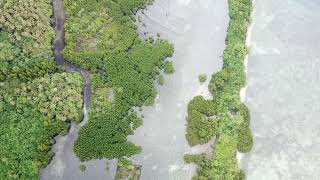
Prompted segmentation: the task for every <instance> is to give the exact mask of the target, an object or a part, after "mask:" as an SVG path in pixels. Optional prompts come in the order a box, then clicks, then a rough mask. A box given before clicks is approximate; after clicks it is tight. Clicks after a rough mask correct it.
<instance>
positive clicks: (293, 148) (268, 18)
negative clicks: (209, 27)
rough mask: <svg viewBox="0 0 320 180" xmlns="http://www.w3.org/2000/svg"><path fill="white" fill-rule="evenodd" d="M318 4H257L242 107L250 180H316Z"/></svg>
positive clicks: (306, 0)
mask: <svg viewBox="0 0 320 180" xmlns="http://www.w3.org/2000/svg"><path fill="white" fill-rule="evenodd" d="M319 99H320V2H319V1H317V0H281V1H276V0H268V1H264V0H256V2H255V10H254V13H253V30H252V40H251V52H250V55H249V58H248V88H247V93H246V104H247V105H248V107H249V109H250V111H251V116H252V119H251V129H252V131H253V135H254V146H253V150H252V151H251V152H250V153H248V154H246V155H244V158H243V159H242V163H241V164H242V167H243V168H244V169H245V170H246V172H247V179H248V180H257V179H259V180H318V179H319V177H320V161H319V159H320V121H319V120H320V119H319V117H320V101H319Z"/></svg>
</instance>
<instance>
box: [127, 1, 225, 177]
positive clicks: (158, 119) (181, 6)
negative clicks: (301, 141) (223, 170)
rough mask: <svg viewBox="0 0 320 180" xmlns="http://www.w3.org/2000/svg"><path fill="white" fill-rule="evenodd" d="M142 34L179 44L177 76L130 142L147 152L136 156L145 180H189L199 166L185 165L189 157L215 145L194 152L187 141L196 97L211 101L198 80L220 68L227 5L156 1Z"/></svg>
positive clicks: (167, 82)
mask: <svg viewBox="0 0 320 180" xmlns="http://www.w3.org/2000/svg"><path fill="white" fill-rule="evenodd" d="M137 18H138V19H140V20H141V23H138V27H139V28H138V30H139V32H140V35H141V36H142V37H145V35H144V32H149V34H148V35H150V34H151V35H154V36H155V35H156V34H157V33H158V32H159V33H160V35H161V37H162V38H164V39H168V40H169V41H171V42H172V43H173V44H174V47H175V52H174V55H173V58H172V60H173V64H174V68H175V73H174V74H172V75H169V76H165V85H164V86H161V87H158V92H159V96H158V97H157V99H156V103H155V105H154V106H151V107H144V108H143V112H142V113H143V114H144V116H145V118H144V124H143V126H142V127H140V128H139V129H138V130H136V132H135V134H134V135H133V136H132V137H130V139H131V140H132V141H133V142H135V143H136V144H138V145H140V146H142V148H143V152H142V153H141V154H139V155H136V156H134V157H133V160H134V162H135V163H137V164H141V165H142V174H141V179H142V180H187V179H191V177H192V176H193V175H194V173H195V167H194V166H191V165H186V164H185V163H184V162H183V155H184V154H185V153H190V152H191V153H195V152H202V151H211V146H210V145H204V146H199V147H196V148H190V147H189V146H188V144H187V142H186V139H185V130H186V127H185V124H186V116H187V112H186V111H187V104H188V102H189V101H190V100H191V99H192V98H193V97H194V96H196V95H204V96H206V97H210V95H209V92H208V88H207V87H208V81H207V82H206V83H204V84H200V83H199V81H198V75H199V74H201V73H206V74H207V75H208V79H210V76H211V74H212V73H213V72H216V71H218V70H220V69H221V66H222V59H221V55H222V52H223V50H224V47H225V43H224V42H225V37H226V30H227V25H228V21H229V17H228V4H227V0H155V1H154V4H153V5H152V6H149V7H148V8H147V9H146V10H144V11H142V12H139V13H138V15H137Z"/></svg>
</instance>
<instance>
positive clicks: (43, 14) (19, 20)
mask: <svg viewBox="0 0 320 180" xmlns="http://www.w3.org/2000/svg"><path fill="white" fill-rule="evenodd" d="M0 12H1V13H0V29H2V30H3V31H5V32H8V33H10V34H11V36H10V41H11V42H13V43H19V42H20V41H24V42H25V43H23V45H22V49H23V51H29V52H31V53H33V54H43V53H48V54H51V53H52V51H51V49H50V48H51V39H52V38H53V36H54V32H53V29H52V27H51V24H50V23H51V16H52V7H51V2H50V1H47V0H38V1H35V0H30V1H20V0H5V1H1V2H0Z"/></svg>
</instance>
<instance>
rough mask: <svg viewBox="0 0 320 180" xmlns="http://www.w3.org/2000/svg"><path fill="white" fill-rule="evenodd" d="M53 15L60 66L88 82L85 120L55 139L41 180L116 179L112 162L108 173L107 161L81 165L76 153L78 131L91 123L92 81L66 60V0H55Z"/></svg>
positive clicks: (57, 61)
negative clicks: (64, 51) (51, 156)
mask: <svg viewBox="0 0 320 180" xmlns="http://www.w3.org/2000/svg"><path fill="white" fill-rule="evenodd" d="M53 12H54V13H53V14H54V26H55V27H54V29H55V33H56V36H55V39H54V57H55V61H56V63H57V64H58V65H61V66H62V67H63V68H64V69H65V70H66V71H67V72H79V73H80V74H81V75H82V77H83V79H84V82H85V85H84V87H83V120H82V122H81V123H80V124H76V123H74V122H72V123H71V127H70V130H69V133H68V134H67V135H66V136H60V135H59V136H57V137H55V141H56V143H55V144H54V145H53V147H52V150H53V152H54V157H53V159H52V160H51V162H50V164H49V165H48V166H47V167H46V168H44V169H42V170H41V172H40V174H41V175H40V179H42V180H74V179H77V180H87V179H95V180H100V179H101V180H103V179H113V177H114V174H115V170H116V163H115V161H112V160H109V161H108V162H109V165H108V169H109V170H107V169H106V168H107V163H106V162H107V160H92V161H88V162H84V163H81V162H80V160H79V158H78V157H77V156H76V155H75V154H74V151H73V144H74V142H75V140H76V138H77V135H78V131H79V129H80V128H81V127H82V126H83V125H84V124H85V123H86V122H87V121H88V112H87V110H88V109H89V107H90V96H91V81H90V77H89V76H90V73H89V71H87V70H84V69H81V68H80V67H78V66H76V65H74V64H71V63H70V62H68V61H66V60H65V59H63V56H62V54H61V53H62V50H63V48H64V46H65V44H64V21H65V13H64V8H63V0H53ZM80 164H84V165H85V166H86V171H85V172H81V171H80V169H79V166H80Z"/></svg>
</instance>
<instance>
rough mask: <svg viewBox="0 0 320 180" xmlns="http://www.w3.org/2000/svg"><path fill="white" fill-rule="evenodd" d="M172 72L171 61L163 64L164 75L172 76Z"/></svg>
mask: <svg viewBox="0 0 320 180" xmlns="http://www.w3.org/2000/svg"><path fill="white" fill-rule="evenodd" d="M173 72H174V68H173V64H172V61H166V62H165V63H164V73H166V74H172V73H173Z"/></svg>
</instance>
